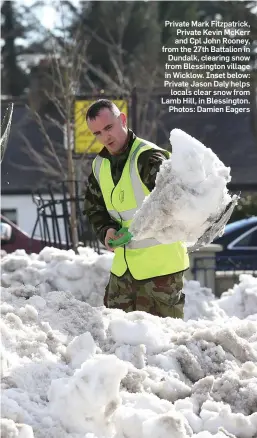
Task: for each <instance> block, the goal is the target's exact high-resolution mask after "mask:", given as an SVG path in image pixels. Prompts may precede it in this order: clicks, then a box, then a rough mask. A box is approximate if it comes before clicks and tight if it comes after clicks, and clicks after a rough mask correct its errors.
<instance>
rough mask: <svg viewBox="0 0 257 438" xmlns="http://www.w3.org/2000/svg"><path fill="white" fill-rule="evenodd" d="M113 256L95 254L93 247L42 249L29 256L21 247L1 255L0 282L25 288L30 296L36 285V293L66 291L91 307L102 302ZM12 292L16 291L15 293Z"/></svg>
mask: <svg viewBox="0 0 257 438" xmlns="http://www.w3.org/2000/svg"><path fill="white" fill-rule="evenodd" d="M112 259H113V255H112V254H111V253H106V254H102V255H100V256H99V255H98V254H97V253H96V252H95V251H94V250H93V249H92V248H79V255H76V254H75V253H74V251H72V250H69V251H64V250H60V249H56V248H49V247H46V248H44V249H43V250H42V251H41V252H40V254H39V255H38V254H31V255H28V254H26V253H25V251H24V250H17V251H15V252H14V253H12V254H6V255H3V256H2V260H1V264H2V285H3V286H5V287H9V286H11V287H12V288H14V289H15V288H17V287H18V290H19V291H20V292H19V293H20V294H21V289H19V288H20V286H21V285H23V286H28V285H29V286H30V289H29V288H28V287H27V288H26V292H25V291H24V294H25V295H24V296H26V298H29V297H30V296H31V295H33V293H34V292H33V291H34V289H35V288H36V289H37V294H39V295H42V294H44V293H47V292H50V291H58V290H61V291H63V292H69V293H71V294H72V295H73V296H74V297H76V298H77V299H79V300H82V301H87V302H88V303H89V304H90V305H91V306H99V305H101V304H102V303H103V296H104V288H105V286H106V285H107V283H108V279H109V275H110V269H111V264H112ZM14 293H15V292H14Z"/></svg>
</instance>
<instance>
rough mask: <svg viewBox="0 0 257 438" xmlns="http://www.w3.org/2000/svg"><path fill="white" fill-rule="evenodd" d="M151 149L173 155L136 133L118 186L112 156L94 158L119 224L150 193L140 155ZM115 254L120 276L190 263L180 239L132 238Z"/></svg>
mask: <svg viewBox="0 0 257 438" xmlns="http://www.w3.org/2000/svg"><path fill="white" fill-rule="evenodd" d="M149 149H157V150H159V151H162V152H164V153H165V154H166V155H167V158H169V156H170V153H169V152H168V151H165V150H164V149H161V148H159V147H158V146H156V145H155V144H153V143H150V142H148V141H146V140H143V139H141V138H138V137H136V139H135V140H134V142H133V145H132V147H131V150H130V153H129V156H128V159H127V161H126V164H125V166H124V169H123V172H122V175H121V178H120V180H119V182H118V184H117V185H116V186H115V185H114V183H113V179H112V174H111V166H110V162H109V160H108V159H107V158H102V157H100V156H99V155H98V156H97V157H96V158H95V159H94V161H93V172H94V176H95V178H96V179H97V181H98V183H99V186H100V188H101V191H102V194H103V198H104V202H105V205H106V208H107V210H108V212H109V214H110V216H111V217H112V218H113V219H115V220H116V221H117V222H118V223H119V224H120V227H129V226H130V224H131V221H132V218H133V215H134V213H135V212H136V211H137V210H138V209H139V208H140V207H141V205H142V202H143V200H144V198H145V197H146V196H147V195H149V193H150V192H149V190H148V188H147V187H146V186H145V185H144V184H143V182H142V180H141V178H140V175H139V172H138V168H137V160H138V157H139V155H140V154H141V153H142V152H144V151H146V150H149ZM114 254H115V255H114V260H113V264H112V268H111V272H112V273H113V274H115V275H116V276H118V277H121V276H122V275H123V274H124V273H125V272H126V270H127V269H129V271H130V273H131V274H132V276H133V277H134V278H135V279H136V280H144V279H147V278H152V277H159V276H161V275H167V274H172V273H176V272H180V271H184V270H186V269H188V267H189V258H188V254H187V248H186V246H185V244H184V243H183V242H179V241H178V242H175V243H172V244H167V245H164V244H161V243H160V242H158V241H157V240H155V239H145V240H142V241H133V240H132V241H131V242H130V243H129V244H127V245H124V246H123V247H119V248H116V249H115V251H114Z"/></svg>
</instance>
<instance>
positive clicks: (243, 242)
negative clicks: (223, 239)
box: [233, 227, 257, 249]
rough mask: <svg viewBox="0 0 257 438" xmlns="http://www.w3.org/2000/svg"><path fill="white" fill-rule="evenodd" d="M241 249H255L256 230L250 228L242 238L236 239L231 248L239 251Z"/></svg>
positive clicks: (256, 246) (256, 241)
mask: <svg viewBox="0 0 257 438" xmlns="http://www.w3.org/2000/svg"><path fill="white" fill-rule="evenodd" d="M242 247H248V248H257V228H256V227H255V228H252V229H251V230H249V231H248V232H247V233H245V234H244V235H243V236H242V238H240V237H239V238H238V239H236V241H235V243H234V245H233V248H235V249H239V248H242Z"/></svg>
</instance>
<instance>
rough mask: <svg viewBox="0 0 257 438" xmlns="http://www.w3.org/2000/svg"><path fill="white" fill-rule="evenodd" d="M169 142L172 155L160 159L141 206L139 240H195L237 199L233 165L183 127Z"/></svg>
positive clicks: (135, 229)
mask: <svg viewBox="0 0 257 438" xmlns="http://www.w3.org/2000/svg"><path fill="white" fill-rule="evenodd" d="M170 143H171V145H172V156H171V158H170V159H169V160H166V161H164V163H163V164H162V165H161V167H160V171H159V173H158V174H157V178H156V186H155V188H154V190H153V191H152V192H151V193H150V195H149V196H147V197H146V198H145V200H144V202H143V205H142V207H141V208H140V209H139V210H138V211H137V212H136V214H135V216H134V218H133V222H132V224H131V226H130V231H131V233H132V234H133V236H134V239H135V240H142V239H147V238H155V239H157V240H159V241H160V242H161V243H173V242H176V241H183V242H185V243H186V245H187V246H193V245H194V244H195V243H196V242H197V240H198V239H199V238H200V237H201V236H202V235H203V234H204V232H205V231H206V230H207V229H208V228H209V227H210V226H211V225H212V224H213V222H215V221H216V220H217V219H219V217H220V215H221V214H222V213H223V212H224V210H225V208H226V207H227V206H228V204H229V203H230V201H232V198H231V196H230V194H229V192H228V189H227V184H228V183H229V182H230V180H231V176H230V168H229V167H225V165H224V164H223V163H222V162H221V161H220V160H219V158H218V157H217V155H216V154H215V153H214V152H213V151H212V150H211V149H210V148H206V147H205V146H204V145H203V144H202V143H201V142H200V141H198V140H196V139H195V138H193V137H191V136H190V135H188V134H186V133H185V132H183V131H181V130H180V129H173V130H172V131H171V134H170ZM223 228H224V227H223ZM221 231H222V232H223V229H222V230H221Z"/></svg>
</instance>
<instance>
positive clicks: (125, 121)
mask: <svg viewBox="0 0 257 438" xmlns="http://www.w3.org/2000/svg"><path fill="white" fill-rule="evenodd" d="M120 119H121V123H122V126H123V127H124V126H126V125H127V117H126V114H124V113H120Z"/></svg>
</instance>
